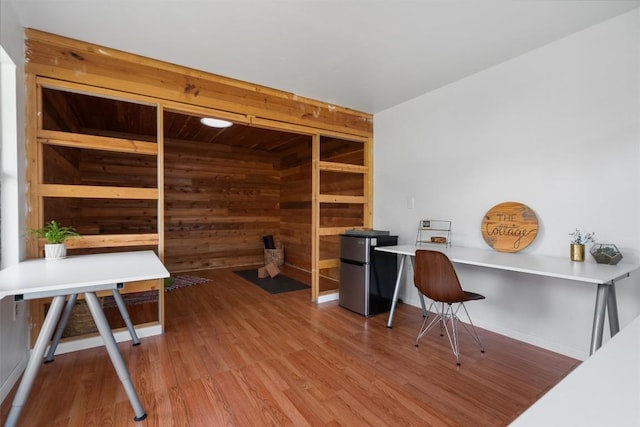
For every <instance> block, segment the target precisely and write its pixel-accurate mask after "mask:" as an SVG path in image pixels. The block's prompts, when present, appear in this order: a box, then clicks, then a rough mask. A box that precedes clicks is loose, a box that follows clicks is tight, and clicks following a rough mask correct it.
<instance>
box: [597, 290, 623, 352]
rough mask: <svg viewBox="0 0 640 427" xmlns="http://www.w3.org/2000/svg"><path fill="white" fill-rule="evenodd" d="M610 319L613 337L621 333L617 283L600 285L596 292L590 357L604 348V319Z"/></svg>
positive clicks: (610, 329)
mask: <svg viewBox="0 0 640 427" xmlns="http://www.w3.org/2000/svg"><path fill="white" fill-rule="evenodd" d="M605 314H607V315H608V318H609V332H610V333H611V336H612V337H613V336H614V335H615V334H617V333H618V332H619V331H620V321H619V319H618V302H617V298H616V285H615V281H613V280H612V281H611V283H604V284H599V285H598V290H597V291H596V305H595V310H594V313H593V327H592V329H591V347H590V348H589V355H592V354H593V353H595V351H596V350H597V349H599V348H600V347H601V346H602V338H603V335H604V317H605Z"/></svg>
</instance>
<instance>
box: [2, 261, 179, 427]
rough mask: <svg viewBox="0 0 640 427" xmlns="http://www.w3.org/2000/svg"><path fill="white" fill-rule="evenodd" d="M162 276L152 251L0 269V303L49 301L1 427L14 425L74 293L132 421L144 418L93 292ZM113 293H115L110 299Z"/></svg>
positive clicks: (18, 265)
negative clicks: (9, 299) (125, 399)
mask: <svg viewBox="0 0 640 427" xmlns="http://www.w3.org/2000/svg"><path fill="white" fill-rule="evenodd" d="M165 277H169V272H168V271H167V269H166V268H165V267H164V265H162V263H161V262H160V260H159V259H158V257H157V256H156V255H155V253H153V252H152V251H135V252H117V253H110V254H96V255H78V256H70V257H67V258H65V259H61V260H45V259H33V260H27V261H23V262H21V263H19V264H17V265H15V266H12V267H9V268H7V269H5V270H2V271H0V299H2V298H4V297H7V296H13V297H14V299H15V300H18V301H19V300H31V299H37V298H45V297H53V301H52V302H51V306H50V307H49V311H48V312H47V315H46V317H45V320H44V323H43V324H42V328H41V329H40V333H39V334H38V338H37V340H36V343H35V346H34V347H33V351H32V352H31V356H30V357H29V361H28V363H27V367H26V369H25V371H24V374H23V376H22V380H21V381H20V385H19V386H18V391H17V392H16V395H15V398H14V399H13V403H12V406H11V410H10V411H9V415H8V417H7V421H6V423H5V426H7V427H13V426H15V425H16V424H17V422H18V419H19V417H20V412H21V411H22V408H23V407H24V405H25V403H26V401H27V398H28V396H29V391H30V390H31V387H32V385H33V381H34V379H35V377H36V374H37V373H38V369H39V368H40V364H41V363H42V358H43V356H44V352H45V350H46V347H47V344H48V343H49V341H50V340H51V337H52V335H53V331H54V328H55V327H56V323H57V322H58V319H59V318H60V314H61V313H62V308H63V305H64V302H65V299H66V297H67V296H71V295H77V294H79V293H84V296H85V300H86V302H87V307H88V308H89V311H90V312H91V315H92V316H93V320H94V321H95V323H96V326H97V327H98V331H99V332H100V335H101V336H102V340H103V341H104V345H105V347H106V349H107V352H108V353H109V357H110V358H111V362H112V363H113V367H114V368H115V370H116V373H117V374H118V378H119V379H120V381H121V382H122V386H123V387H124V389H125V392H126V393H127V397H128V398H129V401H130V402H131V406H132V407H133V410H134V413H135V418H134V420H135V421H140V420H143V419H145V418H146V416H147V415H146V413H145V411H144V409H143V408H142V404H141V403H140V399H139V398H138V394H137V392H136V390H135V388H134V387H133V384H132V383H131V379H130V377H129V371H128V369H127V367H126V365H125V364H124V360H123V359H122V355H121V354H120V351H119V350H118V346H117V344H116V341H115V339H114V337H113V334H112V332H111V328H110V327H109V324H108V322H107V319H106V317H105V315H104V313H103V312H102V309H101V307H100V303H99V301H98V297H97V296H96V292H98V291H104V290H112V291H114V290H117V289H118V287H119V286H122V284H123V283H125V282H133V281H139V280H151V279H161V278H165ZM116 293H117V292H114V295H115V294H116Z"/></svg>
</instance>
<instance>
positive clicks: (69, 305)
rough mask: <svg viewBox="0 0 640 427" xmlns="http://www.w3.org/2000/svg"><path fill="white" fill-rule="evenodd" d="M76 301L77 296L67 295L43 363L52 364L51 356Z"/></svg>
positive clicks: (54, 351)
mask: <svg viewBox="0 0 640 427" xmlns="http://www.w3.org/2000/svg"><path fill="white" fill-rule="evenodd" d="M77 299H78V294H71V295H69V300H68V301H67V305H66V306H65V308H64V311H63V312H62V318H60V321H59V322H58V329H56V333H55V334H54V335H53V341H51V345H50V346H49V351H48V352H47V355H46V357H45V358H44V363H50V362H53V355H54V354H55V353H56V348H57V347H58V343H59V342H60V339H61V338H62V333H63V332H64V328H66V327H67V323H69V317H71V311H72V310H73V306H74V305H76V300H77Z"/></svg>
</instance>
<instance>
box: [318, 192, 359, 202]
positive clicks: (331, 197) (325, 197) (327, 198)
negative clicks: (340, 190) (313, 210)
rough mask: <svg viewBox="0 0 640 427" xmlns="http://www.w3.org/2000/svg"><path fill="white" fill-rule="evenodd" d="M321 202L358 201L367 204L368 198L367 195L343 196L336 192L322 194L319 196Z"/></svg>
mask: <svg viewBox="0 0 640 427" xmlns="http://www.w3.org/2000/svg"><path fill="white" fill-rule="evenodd" d="M318 199H319V202H320V203H357V204H366V203H367V198H366V197H365V196H341V195H336V194H321V195H320V196H319V197H318Z"/></svg>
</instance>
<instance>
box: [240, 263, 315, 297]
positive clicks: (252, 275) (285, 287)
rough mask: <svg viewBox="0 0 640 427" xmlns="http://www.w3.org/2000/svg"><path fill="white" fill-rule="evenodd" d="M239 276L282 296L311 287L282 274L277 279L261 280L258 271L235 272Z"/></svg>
mask: <svg viewBox="0 0 640 427" xmlns="http://www.w3.org/2000/svg"><path fill="white" fill-rule="evenodd" d="M234 273H236V274H237V275H238V276H240V277H242V278H243V279H245V280H248V281H249V282H251V283H253V284H254V285H257V286H259V287H261V288H262V289H264V290H265V291H267V292H269V293H270V294H281V293H283V292H291V291H299V290H301V289H308V288H309V286H307V285H305V284H304V283H302V282H298V281H297V280H294V279H292V278H290V277H287V276H285V275H284V274H282V273H280V274H278V275H277V276H276V277H266V278H264V279H261V278H259V277H258V269H257V268H254V269H251V270H240V271H234Z"/></svg>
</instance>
